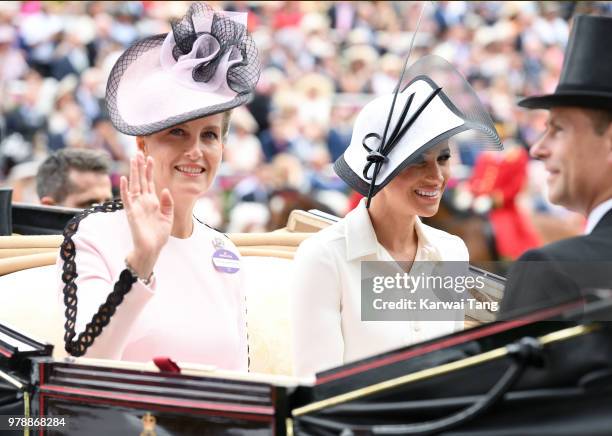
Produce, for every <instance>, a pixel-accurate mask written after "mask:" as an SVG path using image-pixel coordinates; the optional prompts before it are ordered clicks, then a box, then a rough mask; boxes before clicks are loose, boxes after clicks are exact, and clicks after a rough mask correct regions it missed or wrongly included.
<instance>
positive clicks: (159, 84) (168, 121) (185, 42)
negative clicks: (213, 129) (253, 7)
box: [106, 3, 261, 135]
mask: <svg viewBox="0 0 612 436" xmlns="http://www.w3.org/2000/svg"><path fill="white" fill-rule="evenodd" d="M171 24H172V31H170V32H169V33H168V34H167V35H155V36H151V37H148V38H145V39H142V40H140V41H138V42H136V43H135V44H134V45H132V46H131V47H130V48H129V49H128V50H126V51H125V53H123V55H121V57H120V58H119V59H118V61H117V63H116V64H115V66H114V67H113V69H112V71H111V73H110V77H109V79H108V84H107V88H106V104H107V108H108V113H109V115H110V118H111V121H112V123H113V125H114V126H115V128H116V129H117V130H119V131H120V132H122V133H125V134H127V135H149V134H152V133H155V132H159V131H160V130H164V129H166V128H168V127H171V126H174V125H176V124H180V123H183V122H186V121H190V120H194V119H197V118H202V117H205V116H209V115H213V114H216V113H220V112H224V111H227V110H229V109H232V108H234V107H236V106H240V105H242V104H244V103H246V102H248V101H249V100H250V99H251V98H252V94H253V91H254V88H255V85H256V83H257V80H258V79H259V74H260V69H261V66H260V63H259V56H258V53H257V48H256V47H255V43H254V42H253V39H252V38H251V36H250V35H249V34H248V32H247V30H246V24H247V14H246V13H241V12H224V11H214V10H213V9H212V8H210V7H209V6H208V5H206V4H205V3H194V4H192V5H191V6H190V7H189V10H188V11H187V14H186V15H185V16H184V17H183V18H182V19H181V20H179V21H174V22H172V23H171Z"/></svg>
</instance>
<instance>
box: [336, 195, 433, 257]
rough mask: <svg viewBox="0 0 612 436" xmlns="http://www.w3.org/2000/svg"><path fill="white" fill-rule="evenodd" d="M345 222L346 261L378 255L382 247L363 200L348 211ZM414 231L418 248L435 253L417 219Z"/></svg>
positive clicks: (423, 226)
mask: <svg viewBox="0 0 612 436" xmlns="http://www.w3.org/2000/svg"><path fill="white" fill-rule="evenodd" d="M344 219H345V222H346V233H345V239H346V257H347V260H348V261H351V260H355V259H357V258H359V257H364V256H367V255H370V254H379V253H380V249H381V248H383V247H382V245H381V244H380V243H379V242H378V239H376V232H375V231H374V227H373V226H372V220H371V219H370V214H369V213H368V210H367V209H366V207H365V199H362V200H361V201H360V202H359V204H358V205H357V207H356V208H355V209H353V210H352V211H350V212H349V213H348V214H347V215H346V217H345V218H344ZM414 226H415V230H416V232H417V237H418V239H419V248H420V249H421V248H422V249H423V250H424V251H425V252H426V253H432V252H436V251H437V250H436V248H435V246H434V245H433V244H432V242H431V240H430V238H429V237H428V235H427V229H426V228H425V227H426V226H425V225H424V224H423V223H422V222H421V220H420V219H419V217H416V219H415V221H414Z"/></svg>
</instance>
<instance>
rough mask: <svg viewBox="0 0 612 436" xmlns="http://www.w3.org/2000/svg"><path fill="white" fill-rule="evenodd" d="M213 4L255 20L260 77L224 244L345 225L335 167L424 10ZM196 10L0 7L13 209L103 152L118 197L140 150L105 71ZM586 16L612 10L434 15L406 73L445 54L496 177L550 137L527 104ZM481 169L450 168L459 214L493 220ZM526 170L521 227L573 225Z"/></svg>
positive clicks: (226, 182) (220, 216)
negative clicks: (470, 95)
mask: <svg viewBox="0 0 612 436" xmlns="http://www.w3.org/2000/svg"><path fill="white" fill-rule="evenodd" d="M210 4H211V5H212V6H213V7H214V8H216V9H225V10H236V11H248V12H249V13H250V14H249V22H248V26H249V30H250V31H251V32H252V35H253V38H254V40H255V42H256V44H257V47H258V49H259V51H260V55H261V59H262V62H263V69H262V73H261V78H260V81H259V84H258V86H257V94H256V96H255V98H254V100H253V101H252V102H251V103H250V104H249V105H248V106H247V107H246V108H244V107H243V108H239V109H236V110H234V112H233V116H232V121H231V130H230V136H229V138H228V140H227V143H226V150H225V155H224V163H223V166H222V168H221V170H220V173H219V176H218V178H217V183H216V187H215V189H213V190H211V192H210V195H209V196H208V197H207V198H205V199H202V201H201V202H200V204H199V205H198V213H201V214H202V215H203V217H204V218H205V219H206V221H207V222H209V223H210V224H211V225H213V226H215V227H218V228H221V229H224V230H228V231H262V230H265V229H272V228H276V227H279V226H282V225H284V221H286V216H287V213H288V211H289V210H291V209H292V208H300V209H311V208H316V209H321V210H324V211H327V212H330V213H334V214H336V215H344V214H345V213H346V212H347V210H348V209H349V207H350V206H351V204H354V198H353V197H352V194H351V193H350V192H348V189H347V187H346V185H344V183H343V182H342V181H341V180H340V179H339V178H337V177H336V176H335V174H334V172H333V170H332V164H333V162H334V160H335V159H337V158H338V157H339V156H340V155H341V154H342V152H343V151H344V149H345V148H346V146H347V145H348V143H349V141H350V137H351V128H352V122H353V119H354V117H355V115H356V113H357V112H358V111H359V109H360V108H361V107H362V106H363V105H364V104H365V103H366V102H368V101H369V100H371V99H372V97H373V96H374V95H378V94H384V93H389V92H392V90H393V88H394V86H395V84H396V80H397V78H398V77H399V75H400V72H401V70H402V67H403V63H404V60H405V56H406V54H407V53H408V49H409V47H410V43H411V39H412V34H413V30H414V29H415V27H416V24H417V21H418V19H419V15H420V13H421V8H422V7H423V4H424V3H423V2H382V1H380V2H369V1H368V2H365V1H363V2H362V1H359V2H357V1H355V2H351V1H344V2H327V1H316V2H293V1H277V2H264V1H246V2H229V1H227V2H226V1H222V2H210ZM188 5H189V2H181V1H179V2H154V1H127V2H126V1H121V2H119V1H104V2H101V1H84V2H76V1H75V2H67V1H61V2H60V1H45V2H41V1H22V2H18V1H15V2H13V1H10V2H9V1H2V2H0V102H1V103H0V186H6V185H8V186H11V187H13V190H14V192H13V197H14V200H15V201H23V202H38V201H39V199H38V198H37V195H36V190H35V182H34V180H35V176H36V171H37V168H38V166H39V165H40V163H41V162H42V161H43V160H44V159H45V157H46V156H47V155H48V154H49V153H52V152H54V151H57V150H59V149H63V148H91V149H97V150H102V151H104V152H105V153H106V154H108V156H109V157H110V159H111V161H112V166H111V168H112V183H113V187H114V188H115V189H116V188H117V186H118V178H119V175H122V174H125V173H126V163H127V160H128V159H129V157H130V156H132V155H133V153H134V152H135V149H136V144H135V141H134V138H132V137H128V136H125V135H122V134H120V133H118V132H116V131H115V130H114V129H113V127H112V125H111V123H110V121H109V119H108V117H107V115H106V114H105V109H104V103H103V99H104V94H105V86H106V79H107V77H108V74H109V71H110V69H111V68H112V66H113V64H114V62H115V61H116V59H117V58H118V56H119V55H120V54H121V53H122V51H123V50H125V48H127V47H128V46H129V45H130V44H131V43H133V42H134V41H136V40H138V39H140V38H142V37H145V36H148V35H151V34H157V33H164V32H167V31H168V30H169V24H168V23H169V21H170V20H171V19H173V18H178V17H180V16H182V15H183V14H184V13H185V11H186V10H187V8H188ZM576 13H591V14H606V15H610V14H612V7H611V3H610V2H588V1H587V2H554V1H550V2H549V1H546V2H536V1H521V2H519V1H507V2H484V1H483V2H464V1H453V2H447V1H439V2H425V8H424V14H423V18H422V20H421V24H420V31H419V33H418V34H417V35H416V37H415V39H414V48H413V51H412V55H411V58H410V59H411V61H414V60H416V59H418V58H419V57H421V56H423V55H425V54H429V53H433V54H437V55H440V56H442V57H443V58H445V59H446V60H448V61H449V62H451V63H452V64H453V65H455V66H456V67H457V68H458V69H459V71H461V72H462V73H463V74H464V76H465V77H466V78H468V80H469V82H470V83H471V84H472V86H473V87H474V89H475V90H476V92H477V93H478V95H479V97H480V98H481V100H482V101H483V102H484V103H485V105H486V107H487V109H488V110H489V112H490V114H491V116H492V118H493V120H494V121H495V123H496V125H497V127H498V130H499V132H500V134H501V136H502V137H503V140H504V144H505V146H506V152H505V154H500V155H499V156H498V157H496V158H495V159H493V160H491V162H492V163H491V164H490V165H498V166H500V165H501V166H503V164H504V160H505V159H506V158H507V159H506V160H510V161H512V162H515V161H516V159H515V157H516V156H517V153H518V155H519V156H523V155H526V153H525V150H526V149H527V147H528V145H529V144H531V143H533V142H534V141H536V140H537V138H538V136H539V135H540V134H541V132H542V131H543V129H544V122H545V119H546V114H545V113H539V112H538V111H531V112H527V111H522V110H519V109H518V108H517V106H516V101H517V99H518V97H520V96H524V95H529V94H535V93H545V92H548V91H552V90H553V89H554V87H555V85H556V83H557V81H558V77H559V73H560V70H561V65H562V60H563V50H564V48H565V44H566V41H567V38H568V35H569V28H570V26H571V16H572V15H574V14H576ZM508 156H509V157H508ZM478 159H479V156H478V155H473V154H464V153H461V150H457V152H456V153H455V154H454V157H453V166H454V171H453V177H454V180H453V182H452V183H451V184H450V186H451V188H452V189H451V191H449V192H451V193H453V192H454V196H453V197H452V198H451V200H450V203H451V207H452V208H456V209H460V210H463V211H465V210H468V209H469V210H472V209H473V212H474V213H483V212H486V211H487V209H488V208H492V207H496V206H498V203H497V200H499V195H497V194H496V193H495V192H493V191H495V189H496V187H495V183H494V182H493V183H490V185H491V186H489V187H488V188H487V187H486V186H485V188H483V187H482V186H483V185H482V183H480V184H479V183H478V181H474V180H471V177H472V176H473V174H474V171H473V168H474V166H475V165H476V164H477V161H478ZM523 160H524V164H522V165H523V166H522V167H521V168H519V169H518V170H517V172H516V174H517V175H516V177H523V178H524V182H521V183H519V185H520V186H519V189H516V193H515V197H513V198H511V199H510V200H508V199H505V198H504V200H505V201H513V202H517V203H518V204H520V206H521V207H522V208H524V209H525V211H526V213H531V214H548V215H550V216H553V217H554V216H558V215H559V214H561V215H562V218H563V220H564V222H571V220H568V219H567V216H565V215H563V214H565V213H566V212H565V211H563V210H561V209H559V208H554V207H552V206H551V205H550V204H548V203H547V202H546V200H545V198H546V196H545V193H543V192H542V186H543V185H544V183H542V168H541V167H540V166H538V165H537V162H535V163H534V162H533V161H531V160H529V159H527V158H525V159H523ZM513 171H514V170H513ZM485 172H486V171H485ZM521 174H523V175H521ZM474 186H479V188H478V189H476V190H474V189H471V188H470V187H474ZM487 189H488V190H489V192H487ZM487 198H488V199H489V201H485V200H486V199H487ZM483 199H485V200H483ZM579 224H580V223H577V224H576V225H579ZM545 230H546V229H545ZM545 239H546V238H545Z"/></svg>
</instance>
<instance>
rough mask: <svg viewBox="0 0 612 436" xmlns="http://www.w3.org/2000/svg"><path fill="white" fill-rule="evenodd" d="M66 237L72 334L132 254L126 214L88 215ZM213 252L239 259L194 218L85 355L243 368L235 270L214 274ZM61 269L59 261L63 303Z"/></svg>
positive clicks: (242, 317) (242, 312)
mask: <svg viewBox="0 0 612 436" xmlns="http://www.w3.org/2000/svg"><path fill="white" fill-rule="evenodd" d="M72 240H73V241H74V244H75V248H76V256H75V263H76V272H77V274H78V277H77V278H76V281H75V284H76V285H77V298H78V303H77V308H78V312H77V320H76V328H75V331H76V333H77V336H78V334H79V333H80V332H81V331H83V330H84V329H85V326H86V324H87V323H88V322H90V321H91V319H92V317H93V315H94V314H95V313H96V312H97V311H98V308H99V307H100V305H101V304H102V303H104V302H105V301H106V298H107V296H108V294H109V293H111V292H112V290H113V286H114V284H115V282H116V281H117V279H118V277H119V274H120V273H121V271H123V270H124V269H125V263H124V261H125V257H126V256H127V254H128V253H129V252H130V251H131V250H132V237H131V234H130V229H129V225H128V222H127V218H126V216H125V211H124V210H119V211H116V212H97V213H93V214H91V215H89V216H87V217H86V218H84V219H83V220H82V221H81V222H80V223H79V228H78V230H77V232H76V233H75V234H74V235H73V237H72ZM221 246H222V247H221ZM219 247H221V248H223V249H225V250H229V251H231V252H232V253H234V254H235V255H236V256H237V257H238V258H239V254H238V250H237V249H236V247H235V246H234V244H233V243H232V242H231V241H230V240H229V239H228V238H227V237H225V236H224V235H223V234H221V233H219V232H217V231H215V230H213V229H211V228H209V227H207V226H206V225H204V224H202V223H200V222H198V221H197V220H194V231H193V234H192V235H191V236H190V237H189V238H186V239H178V238H174V237H172V236H171V237H170V239H169V240H168V242H167V244H166V245H165V246H164V248H163V249H162V251H161V254H160V256H159V258H158V260H157V263H156V264H155V267H154V273H155V279H154V281H153V283H151V285H150V286H148V287H147V286H145V285H144V284H143V283H142V282H140V281H137V282H136V283H134V284H133V285H132V288H131V290H130V291H129V292H128V293H127V295H126V296H125V298H124V300H123V302H122V303H121V304H120V305H119V306H118V307H117V311H116V313H115V314H114V315H113V316H112V318H111V320H110V323H109V324H108V325H107V326H106V327H105V328H104V329H103V331H102V333H101V334H100V336H98V337H97V338H96V339H95V340H94V342H93V344H92V345H91V346H90V347H89V348H88V349H87V352H86V353H85V357H93V358H107V359H115V360H130V361H149V360H151V359H153V358H154V357H158V356H168V357H170V358H171V359H173V360H175V361H182V362H193V363H199V364H210V365H214V366H216V367H217V368H220V369H228V370H237V371H247V370H248V351H247V331H246V304H245V296H244V294H243V291H242V290H243V286H242V271H241V270H238V271H237V272H233V273H232V272H224V271H220V270H219V269H218V268H219V264H217V267H215V265H213V254H214V253H215V252H216V251H217V250H218V249H219ZM63 265H64V262H63V261H62V260H61V259H59V260H58V262H57V266H58V272H59V276H60V278H59V284H58V286H59V290H60V298H62V299H63V295H62V290H63V289H64V283H63V281H62V279H61V273H62V267H63ZM226 271H227V270H226Z"/></svg>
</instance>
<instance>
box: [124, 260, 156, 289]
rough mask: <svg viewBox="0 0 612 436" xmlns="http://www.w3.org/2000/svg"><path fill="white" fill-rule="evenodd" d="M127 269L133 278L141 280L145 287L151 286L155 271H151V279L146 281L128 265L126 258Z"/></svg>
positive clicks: (148, 278)
mask: <svg viewBox="0 0 612 436" xmlns="http://www.w3.org/2000/svg"><path fill="white" fill-rule="evenodd" d="M125 269H127V270H128V272H129V273H130V274H132V276H133V277H134V278H135V279H136V280H140V281H141V282H142V284H143V285H145V286H149V285H150V284H151V282H152V281H153V271H151V274H149V277H147V278H146V279H143V278H142V277H140V276H138V273H137V272H136V271H134V268H132V267H131V265H130V264H129V263H128V261H127V257H126V258H125Z"/></svg>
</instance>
